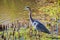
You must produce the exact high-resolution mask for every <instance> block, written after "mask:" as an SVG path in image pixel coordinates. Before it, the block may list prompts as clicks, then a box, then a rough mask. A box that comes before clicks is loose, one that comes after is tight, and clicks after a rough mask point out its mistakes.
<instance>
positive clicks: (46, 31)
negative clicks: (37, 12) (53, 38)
mask: <svg viewBox="0 0 60 40" xmlns="http://www.w3.org/2000/svg"><path fill="white" fill-rule="evenodd" d="M36 28H37V30H39V31H41V32H45V33H48V34H50V32H49V30H48V29H47V28H46V27H45V26H44V25H43V24H41V23H39V24H38V25H37V26H36Z"/></svg>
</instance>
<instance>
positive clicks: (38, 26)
mask: <svg viewBox="0 0 60 40" xmlns="http://www.w3.org/2000/svg"><path fill="white" fill-rule="evenodd" d="M27 8H28V9H29V12H30V16H29V17H30V22H31V24H32V26H34V28H35V29H36V30H38V31H41V32H45V33H48V34H50V32H49V30H48V29H47V28H46V27H45V26H44V25H43V24H42V23H40V22H39V21H37V20H34V19H33V18H32V16H31V14H32V11H31V9H30V8H29V7H27Z"/></svg>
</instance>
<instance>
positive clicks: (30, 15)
mask: <svg viewBox="0 0 60 40" xmlns="http://www.w3.org/2000/svg"><path fill="white" fill-rule="evenodd" d="M29 12H30V13H29V18H30V21H32V22H33V21H34V20H33V18H32V11H31V10H29Z"/></svg>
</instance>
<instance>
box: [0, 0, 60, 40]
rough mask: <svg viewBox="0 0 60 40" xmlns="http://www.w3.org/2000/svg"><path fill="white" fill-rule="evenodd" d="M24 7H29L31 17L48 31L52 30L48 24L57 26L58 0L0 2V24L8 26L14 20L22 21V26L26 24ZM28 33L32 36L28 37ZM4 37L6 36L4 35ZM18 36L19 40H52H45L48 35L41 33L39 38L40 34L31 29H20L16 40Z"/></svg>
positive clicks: (2, 0)
mask: <svg viewBox="0 0 60 40" xmlns="http://www.w3.org/2000/svg"><path fill="white" fill-rule="evenodd" d="M26 6H30V7H31V9H32V12H33V13H32V17H33V18H35V19H37V20H39V21H41V22H42V23H43V24H44V23H45V24H44V25H45V26H46V27H47V28H48V29H49V30H51V29H52V28H50V27H51V26H50V25H49V23H50V24H51V25H53V26H55V25H56V24H57V22H56V21H57V20H58V19H60V0H0V24H6V23H7V24H8V23H10V22H15V21H16V20H19V21H22V24H25V23H28V22H29V14H28V13H29V12H28V11H26V10H25V7H26ZM51 19H53V20H51ZM59 24H60V23H59ZM59 26H60V25H58V27H59ZM59 28H60V27H59ZM59 30H60V29H59ZM59 32H60V31H59ZM8 33H9V30H8ZM10 33H12V32H10ZM18 33H19V34H18ZM30 33H32V34H31V35H30ZM12 34H13V33H12ZM35 34H36V35H35ZM59 34H60V33H59ZM4 35H7V34H6V33H5V34H4ZM8 35H10V34H8ZM18 35H20V37H21V38H22V39H20V40H40V39H41V40H52V39H51V38H46V36H47V35H48V34H45V33H42V34H41V35H42V37H41V38H40V36H39V35H40V33H39V32H37V31H35V30H34V29H33V28H31V27H28V28H26V29H24V28H21V29H20V31H19V32H17V31H16V32H15V36H16V38H18V37H17V36H18ZM33 35H35V36H33ZM59 37H60V36H59ZM11 40H13V39H11ZM16 40H17V39H16Z"/></svg>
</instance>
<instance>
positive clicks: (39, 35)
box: [37, 31, 41, 40]
mask: <svg viewBox="0 0 60 40" xmlns="http://www.w3.org/2000/svg"><path fill="white" fill-rule="evenodd" d="M37 40H41V31H37Z"/></svg>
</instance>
